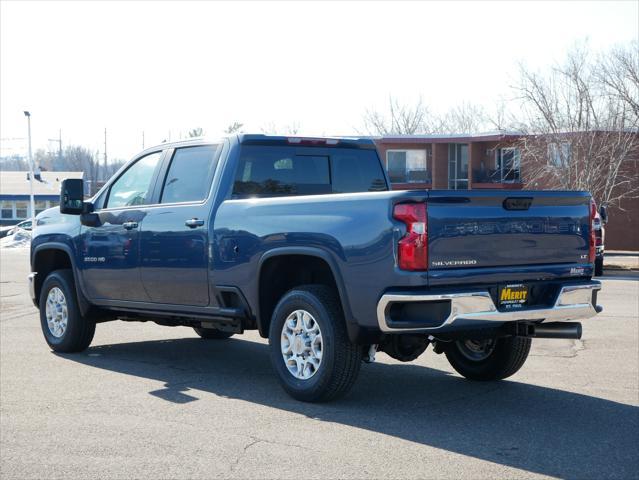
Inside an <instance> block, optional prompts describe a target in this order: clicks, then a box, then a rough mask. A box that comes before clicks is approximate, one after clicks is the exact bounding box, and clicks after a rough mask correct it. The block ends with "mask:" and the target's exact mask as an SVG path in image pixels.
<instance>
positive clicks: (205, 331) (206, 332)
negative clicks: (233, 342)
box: [193, 327, 233, 340]
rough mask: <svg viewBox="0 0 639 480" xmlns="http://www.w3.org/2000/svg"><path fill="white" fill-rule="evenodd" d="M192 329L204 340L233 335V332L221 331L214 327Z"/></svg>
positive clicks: (224, 338) (219, 338)
mask: <svg viewBox="0 0 639 480" xmlns="http://www.w3.org/2000/svg"><path fill="white" fill-rule="evenodd" d="M193 330H195V333H197V334H198V335H199V336H200V337H202V338H203V339H205V340H226V339H227V338H231V337H232V336H233V332H223V331H222V330H218V329H216V328H200V327H193Z"/></svg>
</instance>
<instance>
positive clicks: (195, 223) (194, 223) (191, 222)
mask: <svg viewBox="0 0 639 480" xmlns="http://www.w3.org/2000/svg"><path fill="white" fill-rule="evenodd" d="M184 225H186V226H187V227H189V228H195V227H201V226H203V225H204V220H200V219H198V218H190V219H188V220H187V221H186V222H184Z"/></svg>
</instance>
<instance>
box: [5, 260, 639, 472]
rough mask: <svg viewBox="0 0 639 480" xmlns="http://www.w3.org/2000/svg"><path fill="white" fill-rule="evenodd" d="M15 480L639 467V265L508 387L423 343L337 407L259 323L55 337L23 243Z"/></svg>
mask: <svg viewBox="0 0 639 480" xmlns="http://www.w3.org/2000/svg"><path fill="white" fill-rule="evenodd" d="M0 262H1V268H0V273H1V278H0V281H1V283H0V296H1V310H0V312H1V313H0V315H1V317H0V388H1V390H0V395H1V396H0V460H1V463H0V476H1V477H2V478H87V477H100V478H109V479H110V478H142V477H149V478H213V477H216V478H218V477H219V478H299V479H302V478H303V479H311V478H402V479H405V478H461V477H463V478H473V479H475V478H495V477H500V478H541V477H569V478H579V479H582V478H624V479H626V478H637V477H638V476H639V449H638V446H639V408H638V407H639V333H638V332H639V330H638V322H639V311H638V308H639V306H638V305H639V276H637V275H636V274H632V273H623V274H619V275H613V276H606V277H604V280H603V283H604V288H603V292H602V293H601V294H600V303H601V304H602V305H604V308H605V310H604V313H602V314H601V315H599V316H598V317H597V318H596V319H591V320H586V321H585V322H584V337H583V339H582V340H581V341H568V340H537V341H535V342H534V344H533V345H534V347H533V352H532V356H531V357H530V358H529V360H528V362H527V363H526V365H525V366H524V367H523V369H522V370H521V371H520V372H519V373H518V374H516V375H515V376H514V377H512V378H511V379H510V380H508V381H503V382H499V383H473V382H469V381H466V380H464V379H462V378H461V377H459V376H458V375H457V374H455V373H454V372H453V370H452V369H451V368H450V367H449V365H448V363H447V361H446V359H445V358H444V357H443V356H438V355H435V354H434V353H433V352H432V351H430V350H428V351H427V352H426V353H425V354H424V355H423V356H422V357H420V358H419V359H418V360H417V361H416V362H413V363H410V364H401V363H399V362H396V361H394V360H392V359H390V358H389V357H388V356H386V355H384V354H379V355H378V361H377V362H376V363H375V364H372V365H365V366H364V367H363V368H362V372H361V375H360V377H359V380H358V382H357V384H356V386H355V388H354V389H353V391H352V392H351V393H350V394H349V395H348V397H346V398H344V399H343V400H340V401H338V402H334V403H330V404H320V405H309V404H303V403H299V402H296V401H294V400H292V399H291V398H289V397H288V396H287V395H286V394H285V393H284V392H283V391H282V390H281V389H280V387H279V385H278V383H277V381H276V379H275V376H274V374H272V372H271V367H270V364H269V359H268V352H267V344H266V341H265V340H264V339H261V338H259V336H258V335H257V334H255V333H253V332H251V333H249V334H246V335H244V336H240V337H234V338H232V339H230V340H226V341H205V340H201V339H199V338H198V337H196V335H195V333H194V332H192V331H191V330H190V329H188V328H183V327H179V328H168V327H159V326H156V325H154V324H141V323H125V322H111V323H107V324H101V325H98V328H97V331H96V336H95V339H94V341H93V344H92V346H91V348H89V350H87V351H86V352H84V353H82V354H75V355H56V354H53V353H52V352H51V351H50V350H49V349H48V347H47V345H46V343H45V342H44V339H43V338H42V334H41V332H40V325H39V320H38V315H37V310H36V309H35V308H34V307H33V306H32V304H31V303H30V300H29V298H28V294H27V291H26V282H25V277H26V275H27V272H28V250H26V249H16V250H3V251H0Z"/></svg>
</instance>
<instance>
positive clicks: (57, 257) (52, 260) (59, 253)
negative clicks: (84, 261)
mask: <svg viewBox="0 0 639 480" xmlns="http://www.w3.org/2000/svg"><path fill="white" fill-rule="evenodd" d="M64 268H68V269H72V264H71V258H69V255H68V254H67V252H65V251H64V250H59V249H53V248H52V249H46V250H40V251H38V252H37V253H36V254H35V258H34V259H33V268H32V270H33V271H34V272H38V274H37V275H36V276H35V285H34V287H35V294H36V299H39V298H40V290H41V289H42V284H43V283H44V280H45V279H46V278H47V276H48V275H49V274H50V273H51V272H53V271H54V270H61V269H64Z"/></svg>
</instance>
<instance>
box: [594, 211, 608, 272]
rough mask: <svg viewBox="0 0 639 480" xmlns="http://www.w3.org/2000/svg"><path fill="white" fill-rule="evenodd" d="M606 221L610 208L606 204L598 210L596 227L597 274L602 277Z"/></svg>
mask: <svg viewBox="0 0 639 480" xmlns="http://www.w3.org/2000/svg"><path fill="white" fill-rule="evenodd" d="M606 223H608V209H607V208H606V206H605V205H602V206H601V208H599V211H597V212H596V215H595V221H594V228H595V276H596V277H600V276H601V275H603V273H604V254H605V250H606V249H605V242H606V227H605V225H606Z"/></svg>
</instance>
